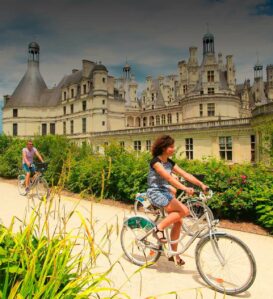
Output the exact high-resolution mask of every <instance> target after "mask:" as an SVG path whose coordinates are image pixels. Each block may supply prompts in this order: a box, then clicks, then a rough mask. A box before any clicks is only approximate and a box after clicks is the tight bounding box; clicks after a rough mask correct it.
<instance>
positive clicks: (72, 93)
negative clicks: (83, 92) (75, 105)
mask: <svg viewBox="0 0 273 299" xmlns="http://www.w3.org/2000/svg"><path fill="white" fill-rule="evenodd" d="M71 98H74V89H71Z"/></svg>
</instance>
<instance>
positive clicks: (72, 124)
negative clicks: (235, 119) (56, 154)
mask: <svg viewBox="0 0 273 299" xmlns="http://www.w3.org/2000/svg"><path fill="white" fill-rule="evenodd" d="M70 134H74V120H71V121H70Z"/></svg>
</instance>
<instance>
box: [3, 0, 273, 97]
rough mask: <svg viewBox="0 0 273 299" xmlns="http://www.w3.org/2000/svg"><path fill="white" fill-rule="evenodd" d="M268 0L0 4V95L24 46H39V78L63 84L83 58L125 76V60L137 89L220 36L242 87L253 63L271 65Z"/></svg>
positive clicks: (7, 89)
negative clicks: (205, 36) (208, 36)
mask: <svg viewBox="0 0 273 299" xmlns="http://www.w3.org/2000/svg"><path fill="white" fill-rule="evenodd" d="M270 3H271V2H270V1H266V0H240V4H239V3H238V1H237V0H221V1H216V0H192V1H178V0H172V1H165V0H164V1H163V0H147V1H144V0H138V1H130V0H115V1H110V0H100V1H95V0H88V1H87V0H78V1H72V0H58V1H53V0H48V1H37V0H36V1H31V0H25V1H20V0H17V1H16V0H9V1H6V0H2V1H1V8H2V9H1V11H0V18H1V24H0V38H1V45H0V54H1V57H0V68H1V74H0V94H1V95H3V94H5V93H12V91H13V90H14V88H15V87H16V86H17V84H18V83H19V81H20V79H21V78H22V76H23V74H24V72H25V69H26V62H27V45H28V43H29V42H30V41H32V40H36V41H37V42H38V43H39V44H40V47H41V73H42V75H43V77H44V79H45V81H46V83H47V85H48V86H53V85H54V84H56V83H58V82H59V81H60V80H61V78H62V77H63V76H64V75H65V74H67V73H70V72H71V70H72V69H73V68H81V60H82V59H89V60H93V61H102V63H104V64H105V65H106V66H107V68H108V70H109V71H110V74H113V75H115V76H120V75H121V73H122V66H123V64H124V63H125V61H126V57H127V59H128V61H129V63H130V64H131V66H132V71H133V72H134V73H135V75H136V79H137V81H138V82H139V83H140V86H143V82H144V81H145V77H146V76H147V75H150V74H151V75H153V76H154V77H157V76H158V75H159V74H163V75H167V74H169V73H176V72H177V62H178V61H180V60H182V59H186V60H187V59H188V48H189V47H190V46H197V47H198V59H199V63H201V61H202V36H203V34H204V33H206V31H207V23H208V27H209V30H210V32H212V33H213V34H214V36H215V49H216V51H217V52H222V53H223V56H224V57H225V55H228V54H233V55H234V61H235V63H236V70H237V82H242V81H243V80H244V79H245V78H252V77H253V71H252V68H253V65H254V64H255V63H256V60H257V52H258V56H259V60H260V62H262V63H263V64H264V66H265V65H266V64H269V63H273V57H272V49H273V39H272V37H271V36H272V34H271V31H272V30H271V28H272V26H273V17H272V5H271V4H270Z"/></svg>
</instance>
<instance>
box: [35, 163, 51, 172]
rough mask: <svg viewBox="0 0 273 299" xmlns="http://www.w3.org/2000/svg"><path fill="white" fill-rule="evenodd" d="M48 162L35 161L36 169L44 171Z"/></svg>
mask: <svg viewBox="0 0 273 299" xmlns="http://www.w3.org/2000/svg"><path fill="white" fill-rule="evenodd" d="M47 165H48V163H35V167H36V171H39V172H44V171H46V170H47Z"/></svg>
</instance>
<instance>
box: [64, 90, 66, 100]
mask: <svg viewBox="0 0 273 299" xmlns="http://www.w3.org/2000/svg"><path fill="white" fill-rule="evenodd" d="M64 101H66V91H64Z"/></svg>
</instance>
